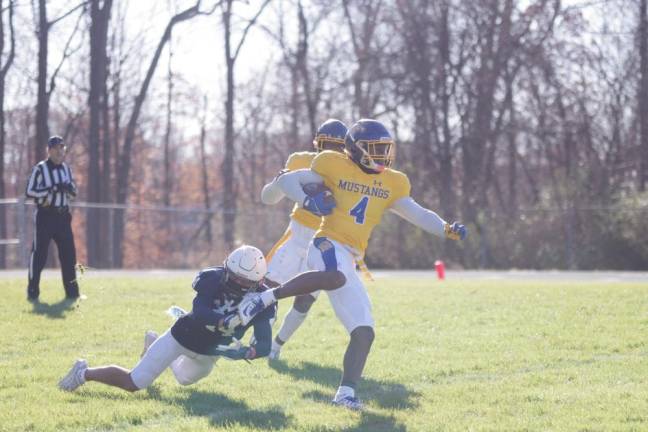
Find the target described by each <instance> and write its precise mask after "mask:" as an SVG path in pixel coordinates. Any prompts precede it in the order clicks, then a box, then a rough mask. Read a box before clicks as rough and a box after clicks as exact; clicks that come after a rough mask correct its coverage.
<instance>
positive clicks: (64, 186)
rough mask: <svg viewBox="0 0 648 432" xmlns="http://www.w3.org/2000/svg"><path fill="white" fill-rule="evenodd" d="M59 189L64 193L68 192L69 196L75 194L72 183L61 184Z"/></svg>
mask: <svg viewBox="0 0 648 432" xmlns="http://www.w3.org/2000/svg"><path fill="white" fill-rule="evenodd" d="M59 188H60V189H61V190H62V191H64V192H67V193H69V194H74V188H73V187H72V183H61V184H60V185H59Z"/></svg>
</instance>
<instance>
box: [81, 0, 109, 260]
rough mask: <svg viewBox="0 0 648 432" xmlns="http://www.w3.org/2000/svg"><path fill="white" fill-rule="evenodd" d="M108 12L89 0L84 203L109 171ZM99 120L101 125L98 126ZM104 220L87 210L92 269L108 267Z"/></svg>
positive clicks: (94, 197)
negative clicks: (105, 145)
mask: <svg viewBox="0 0 648 432" xmlns="http://www.w3.org/2000/svg"><path fill="white" fill-rule="evenodd" d="M102 3H103V4H102ZM111 10H112V0H104V1H103V2H102V1H101V0H91V3H90V18H91V23H90V94H89V97H88V105H89V108H90V127H89V130H88V133H89V136H88V175H87V179H88V201H90V202H101V201H102V198H104V197H102V196H101V195H102V193H101V190H102V188H101V181H102V179H104V180H105V177H104V176H102V169H103V170H104V171H107V172H108V173H109V172H110V168H109V167H110V164H109V162H108V161H107V160H106V159H105V157H104V160H103V162H104V163H103V166H100V163H99V162H100V148H101V136H102V131H103V135H104V136H105V135H106V134H107V133H108V131H109V129H110V125H108V124H106V123H105V122H106V119H107V101H106V100H105V98H106V95H107V89H106V87H107V85H106V80H107V77H108V73H107V72H108V54H107V45H108V23H109V22H110V14H111ZM102 120H103V124H102ZM106 222H107V219H106V218H105V217H102V214H101V212H100V211H99V210H98V209H94V208H90V209H88V218H87V223H86V250H87V259H88V264H89V265H91V266H94V267H105V266H107V265H108V256H107V254H106V253H105V252H104V253H102V251H106V249H107V248H105V247H100V236H101V233H102V232H106V231H107V229H106V225H107V224H106Z"/></svg>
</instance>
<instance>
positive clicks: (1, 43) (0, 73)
mask: <svg viewBox="0 0 648 432" xmlns="http://www.w3.org/2000/svg"><path fill="white" fill-rule="evenodd" d="M7 8H8V12H9V35H10V36H9V40H10V45H9V54H5V27H4V17H3V16H2V15H3V14H4V10H5V4H4V1H3V0H0V11H2V12H0V57H5V56H6V60H5V63H4V64H3V65H2V67H1V68H0V198H6V197H7V196H6V190H5V164H4V160H5V143H6V139H7V133H6V130H5V113H4V109H5V106H4V101H5V84H6V77H7V72H9V68H10V67H11V64H12V63H13V60H14V52H15V47H16V40H15V36H14V24H13V14H14V0H9V5H8V6H7ZM5 210H6V209H5V206H0V239H4V238H6V237H7V220H6V217H7V215H6V211H5ZM6 267H7V254H6V247H0V268H6Z"/></svg>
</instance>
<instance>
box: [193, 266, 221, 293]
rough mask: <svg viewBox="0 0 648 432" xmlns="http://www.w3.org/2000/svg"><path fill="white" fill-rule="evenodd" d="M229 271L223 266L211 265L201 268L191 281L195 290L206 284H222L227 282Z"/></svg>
mask: <svg viewBox="0 0 648 432" xmlns="http://www.w3.org/2000/svg"><path fill="white" fill-rule="evenodd" d="M226 275H227V273H226V272H225V269H224V268H223V267H210V268H206V269H203V270H201V271H200V272H199V273H198V275H196V277H195V279H194V280H193V282H192V283H191V287H192V288H193V289H194V291H199V290H200V289H201V288H202V287H203V286H205V284H209V285H210V284H221V283H223V282H225V279H226Z"/></svg>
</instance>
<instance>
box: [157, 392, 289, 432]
mask: <svg viewBox="0 0 648 432" xmlns="http://www.w3.org/2000/svg"><path fill="white" fill-rule="evenodd" d="M182 391H183V393H184V394H183V395H181V396H174V397H165V396H161V395H159V393H158V394H157V395H156V396H157V397H156V399H158V400H161V401H164V402H167V403H171V404H174V405H177V406H180V407H182V408H183V409H184V410H185V411H186V413H187V415H191V416H200V417H208V418H209V421H210V423H211V424H212V425H213V426H227V427H228V428H235V427H234V426H244V427H252V428H255V429H261V430H269V429H272V430H274V429H282V428H285V427H287V426H289V424H290V417H289V416H287V415H286V414H285V413H284V411H283V410H282V409H281V407H279V406H276V407H272V408H270V409H268V410H255V409H252V408H250V407H249V406H248V405H247V404H246V403H245V402H242V401H239V400H234V399H230V398H229V397H227V396H225V395H223V394H219V393H213V392H206V391H201V390H191V389H182Z"/></svg>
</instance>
